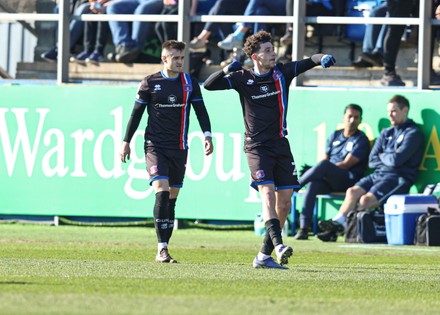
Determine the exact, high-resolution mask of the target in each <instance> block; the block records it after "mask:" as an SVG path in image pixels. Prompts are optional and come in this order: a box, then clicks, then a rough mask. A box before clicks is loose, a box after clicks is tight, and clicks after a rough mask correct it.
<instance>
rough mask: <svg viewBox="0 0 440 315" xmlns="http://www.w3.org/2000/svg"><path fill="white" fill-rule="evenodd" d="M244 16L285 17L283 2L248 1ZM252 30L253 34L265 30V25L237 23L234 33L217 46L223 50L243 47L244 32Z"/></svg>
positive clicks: (279, 0) (281, 0) (277, 0)
mask: <svg viewBox="0 0 440 315" xmlns="http://www.w3.org/2000/svg"><path fill="white" fill-rule="evenodd" d="M244 15H246V16H249V15H286V1H285V0H272V1H265V0H250V1H249V4H248V5H247V7H246V10H245V12H244ZM252 28H253V32H254V33H257V32H258V31H260V30H267V26H266V23H239V24H238V25H237V29H236V30H235V31H234V33H231V34H229V35H228V36H227V37H226V38H225V39H224V40H222V41H220V42H219V43H218V44H217V45H218V47H220V48H221V49H224V50H232V49H233V48H241V47H243V40H244V37H245V34H246V32H247V31H248V30H249V29H252Z"/></svg>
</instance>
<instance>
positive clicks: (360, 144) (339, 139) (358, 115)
mask: <svg viewBox="0 0 440 315" xmlns="http://www.w3.org/2000/svg"><path fill="white" fill-rule="evenodd" d="M342 119H343V121H344V129H339V130H336V131H334V132H332V134H331V135H330V137H329V138H328V139H327V148H326V151H325V157H324V159H323V160H322V161H320V162H319V163H317V164H316V165H315V166H313V167H311V168H310V169H308V170H307V171H305V172H304V174H301V177H300V180H299V181H300V183H301V185H302V186H306V185H307V189H306V190H305V194H304V202H303V205H302V211H301V214H300V229H299V230H298V233H296V235H295V239H297V240H306V239H308V238H309V236H308V235H309V226H310V224H311V223H312V217H313V208H314V207H315V201H316V196H317V195H319V194H328V193H331V192H335V191H346V190H347V188H349V187H351V186H353V185H354V183H356V182H357V181H358V180H359V179H361V177H362V176H364V173H365V170H366V168H367V165H368V154H369V153H370V141H369V140H368V138H367V136H366V135H365V133H363V132H362V131H360V130H359V129H358V127H359V124H360V123H361V121H362V107H360V106H359V105H357V104H349V105H347V106H346V107H345V110H344V116H343V117H342Z"/></svg>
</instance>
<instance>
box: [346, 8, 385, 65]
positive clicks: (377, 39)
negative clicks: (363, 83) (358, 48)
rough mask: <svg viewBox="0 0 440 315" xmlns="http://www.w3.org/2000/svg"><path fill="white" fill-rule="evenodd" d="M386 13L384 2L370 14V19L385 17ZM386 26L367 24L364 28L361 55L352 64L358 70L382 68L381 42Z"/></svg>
mask: <svg viewBox="0 0 440 315" xmlns="http://www.w3.org/2000/svg"><path fill="white" fill-rule="evenodd" d="M387 12H388V4H387V3H386V2H385V1H384V2H383V3H381V4H380V5H378V6H377V7H375V8H373V10H371V12H370V15H369V16H370V17H385V16H386V15H387ZM387 28H388V26H387V25H378V24H367V26H366V27H365V35H364V40H363V42H362V53H361V55H360V56H359V57H358V58H357V60H355V61H354V62H353V66H355V67H358V68H366V67H373V66H374V67H383V40H384V36H385V33H386V31H387Z"/></svg>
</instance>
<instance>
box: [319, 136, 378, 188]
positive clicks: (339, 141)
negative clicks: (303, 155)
mask: <svg viewBox="0 0 440 315" xmlns="http://www.w3.org/2000/svg"><path fill="white" fill-rule="evenodd" d="M369 153H370V141H369V140H368V138H367V136H366V135H365V133H363V132H362V131H360V130H358V131H356V133H355V134H353V135H352V136H350V137H348V138H346V137H344V130H343V129H341V130H336V131H334V132H333V133H332V134H331V135H330V137H329V138H328V139H327V148H326V154H327V155H328V156H329V159H330V162H332V163H333V164H336V163H338V162H342V161H344V160H345V157H346V156H347V155H348V154H351V155H353V156H355V157H356V158H358V159H359V163H356V165H354V166H353V167H352V168H350V169H349V173H350V177H351V178H352V179H356V180H357V179H359V178H361V177H362V176H363V175H364V173H365V170H366V168H367V166H368V155H369Z"/></svg>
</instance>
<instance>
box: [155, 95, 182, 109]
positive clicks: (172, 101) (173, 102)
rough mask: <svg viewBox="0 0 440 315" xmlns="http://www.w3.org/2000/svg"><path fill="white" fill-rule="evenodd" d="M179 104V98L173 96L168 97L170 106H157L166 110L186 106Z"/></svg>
mask: <svg viewBox="0 0 440 315" xmlns="http://www.w3.org/2000/svg"><path fill="white" fill-rule="evenodd" d="M176 102H177V96H175V95H173V94H171V95H169V96H168V104H156V105H155V106H156V107H157V108H166V107H183V106H185V104H179V103H176Z"/></svg>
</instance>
